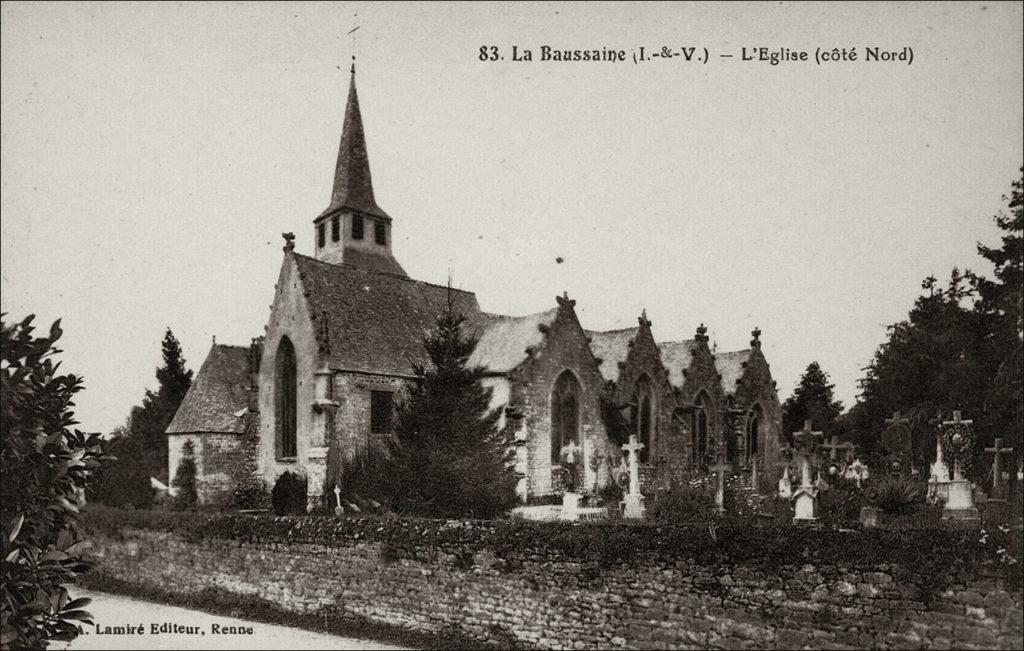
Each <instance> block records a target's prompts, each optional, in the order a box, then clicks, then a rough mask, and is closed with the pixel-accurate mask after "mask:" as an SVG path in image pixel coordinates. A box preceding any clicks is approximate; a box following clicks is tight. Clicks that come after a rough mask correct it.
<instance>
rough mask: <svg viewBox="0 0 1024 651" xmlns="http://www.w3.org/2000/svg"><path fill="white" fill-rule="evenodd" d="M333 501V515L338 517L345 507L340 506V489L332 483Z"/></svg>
mask: <svg viewBox="0 0 1024 651" xmlns="http://www.w3.org/2000/svg"><path fill="white" fill-rule="evenodd" d="M334 502H335V506H334V515H336V516H338V517H339V518H340V517H341V514H342V513H344V512H345V509H344V508H342V506H341V489H340V488H338V485H337V484H335V485H334Z"/></svg>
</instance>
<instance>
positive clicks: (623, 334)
mask: <svg viewBox="0 0 1024 651" xmlns="http://www.w3.org/2000/svg"><path fill="white" fill-rule="evenodd" d="M586 332H587V336H588V337H590V350H591V351H592V352H593V353H594V357H597V358H598V359H600V360H601V366H600V370H601V376H602V377H604V379H605V380H609V381H611V382H617V381H618V379H619V370H620V369H619V362H625V361H626V356H627V355H629V342H631V341H633V340H634V339H636V336H637V334H638V333H639V332H640V328H623V329H622V330H605V331H603V332H598V331H593V330H587V331H586Z"/></svg>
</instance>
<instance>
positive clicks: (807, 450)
mask: <svg viewBox="0 0 1024 651" xmlns="http://www.w3.org/2000/svg"><path fill="white" fill-rule="evenodd" d="M823 436H824V434H823V433H822V432H815V431H814V430H813V428H812V427H811V421H809V420H805V421H804V427H803V429H801V430H800V431H797V432H793V442H794V444H795V447H796V449H797V450H798V452H799V455H800V486H799V488H797V489H796V491H795V492H794V493H793V497H794V498H795V500H796V503H795V505H794V507H793V510H794V513H795V515H794V516H793V521H794V522H801V521H813V520H817V519H818V489H817V488H816V487H815V485H814V480H813V478H812V477H811V458H812V457H813V456H814V454H815V452H816V451H817V448H818V441H819V440H820V439H821V437H823Z"/></svg>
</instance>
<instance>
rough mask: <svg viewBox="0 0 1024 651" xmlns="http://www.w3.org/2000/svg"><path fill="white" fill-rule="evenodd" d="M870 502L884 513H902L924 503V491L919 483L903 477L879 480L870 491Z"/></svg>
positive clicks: (889, 477) (888, 477)
mask: <svg viewBox="0 0 1024 651" xmlns="http://www.w3.org/2000/svg"><path fill="white" fill-rule="evenodd" d="M870 496H871V501H872V502H874V504H875V505H877V506H878V508H880V509H882V510H883V511H885V512H886V513H890V514H894V513H904V512H906V511H909V510H910V509H911V508H912V507H913V505H914V504H919V503H920V502H923V501H924V496H925V490H924V488H923V487H922V486H921V484H920V483H918V482H916V481H914V480H913V479H911V478H910V477H906V476H903V475H890V476H887V477H883V478H881V479H880V480H879V481H878V482H877V483H875V485H874V486H872V487H871V489H870Z"/></svg>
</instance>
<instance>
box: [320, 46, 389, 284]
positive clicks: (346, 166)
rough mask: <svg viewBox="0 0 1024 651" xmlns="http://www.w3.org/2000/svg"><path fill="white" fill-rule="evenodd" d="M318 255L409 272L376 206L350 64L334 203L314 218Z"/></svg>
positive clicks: (338, 261)
mask: <svg viewBox="0 0 1024 651" xmlns="http://www.w3.org/2000/svg"><path fill="white" fill-rule="evenodd" d="M313 245H314V247H315V255H314V257H315V258H316V259H317V260H321V261H323V262H330V263H332V264H350V265H354V266H356V267H362V268H364V269H369V270H371V271H382V272H386V273H392V274H397V275H401V276H405V275H407V274H406V273H405V270H404V269H402V266H401V265H400V264H398V260H396V259H395V258H394V256H393V255H392V253H391V217H390V216H389V215H388V214H387V213H386V212H384V210H383V209H381V207H380V206H378V205H377V201H376V199H374V196H373V182H372V180H371V178H370V159H369V156H368V155H367V153H366V136H365V134H364V133H363V118H362V115H361V114H360V112H359V97H358V95H356V66H355V64H354V63H353V64H352V71H351V79H350V81H349V86H348V103H347V104H346V106H345V122H344V126H343V127H342V131H341V144H340V145H339V147H338V162H337V164H336V166H335V168H334V187H333V189H332V190H331V203H330V205H329V206H327V209H326V210H324V211H323V212H322V213H320V216H319V217H317V218H316V219H315V220H313Z"/></svg>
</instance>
